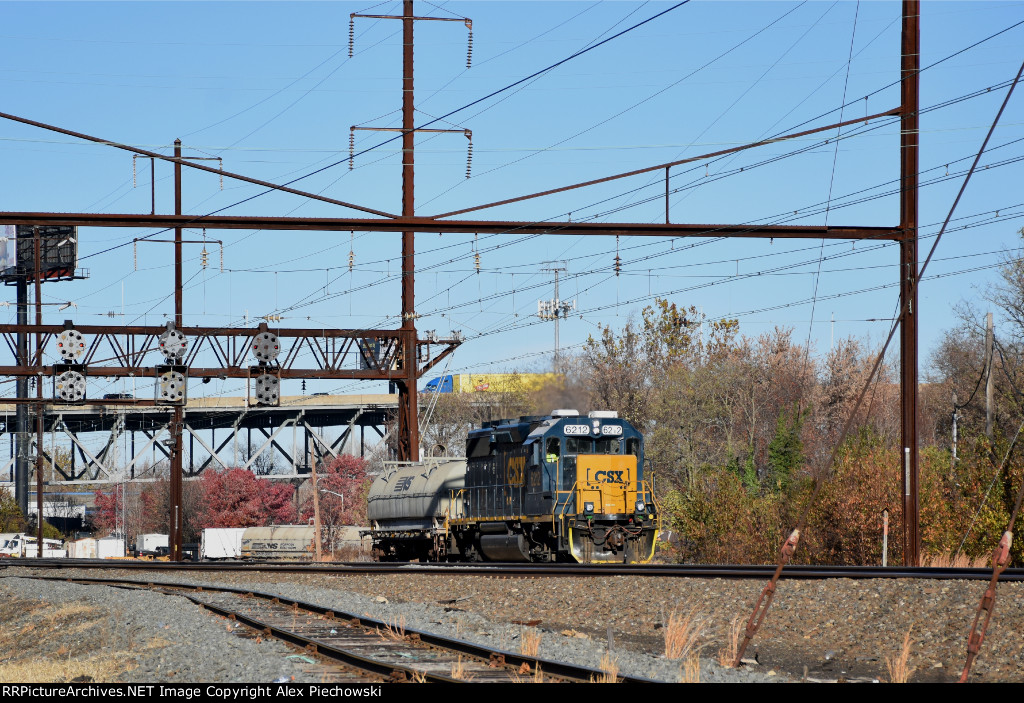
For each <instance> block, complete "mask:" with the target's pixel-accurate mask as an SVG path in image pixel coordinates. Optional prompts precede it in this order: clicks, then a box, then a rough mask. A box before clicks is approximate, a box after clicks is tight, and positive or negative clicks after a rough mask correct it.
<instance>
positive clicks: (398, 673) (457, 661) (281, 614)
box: [24, 576, 652, 683]
mask: <svg viewBox="0 0 1024 703" xmlns="http://www.w3.org/2000/svg"><path fill="white" fill-rule="evenodd" d="M24 578H33V579H36V580H43V581H61V582H65V583H76V584H86V585H95V586H109V587H114V588H124V589H140V590H141V589H145V590H148V591H153V592H157V593H164V594H167V595H173V596H180V597H183V598H186V599H188V600H190V601H192V602H193V603H195V604H197V605H199V606H201V607H203V608H205V609H207V610H209V611H211V612H213V613H216V614H217V615H221V616H223V617H226V618H229V619H231V620H234V621H236V622H239V623H241V624H243V625H245V626H247V627H248V628H249V630H250V631H251V632H252V633H253V636H262V637H274V638H277V639H279V640H282V641H285V642H288V643H289V644H292V645H294V646H297V647H301V648H302V649H303V650H304V651H305V652H307V653H308V654H311V655H315V656H317V657H318V658H319V659H320V660H321V662H322V665H323V666H324V669H323V671H322V676H323V678H324V680H325V682H329V683H355V682H368V681H369V682H405V681H417V682H423V683H467V682H471V683H522V682H534V683H587V682H595V681H603V680H604V679H605V678H606V676H607V675H606V673H605V672H603V671H600V670H597V669H590V668H587V667H581V666H576V665H573V664H566V663H562V662H557V661H552V660H548V659H540V658H537V657H530V656H526V655H522V654H516V653H513V652H507V651H502V650H497V649H491V648H488V647H484V646H480V645H477V644H473V643H471V642H466V641H463V640H457V639H451V638H447V637H441V636H438V635H434V634H431V633H428V632H422V631H418V630H412V629H407V628H406V627H405V626H404V623H403V622H401V621H399V622H390V623H389V622H382V621H380V620H375V619H372V618H369V617H365V616H358V615H354V614H352V613H346V612H342V611H339V610H332V609H329V608H324V607H321V606H318V605H314V604H312V603H305V602H303V601H298V600H293V599H290V598H286V597H283V596H279V595H275V594H272V593H264V592H261V591H256V590H251V589H240V588H231V587H226V586H223V587H222V586H208V585H207V586H196V585H191V584H180V583H157V582H150V581H144V580H134V579H107V578H82V577H60V576H25V577H24ZM616 680H617V681H618V682H620V683H651V682H652V681H650V680H649V679H644V678H639V677H632V676H622V675H619V676H616Z"/></svg>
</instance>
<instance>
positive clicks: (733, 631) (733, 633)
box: [718, 617, 743, 668]
mask: <svg viewBox="0 0 1024 703" xmlns="http://www.w3.org/2000/svg"><path fill="white" fill-rule="evenodd" d="M742 629H743V625H742V623H740V619H739V617H735V618H733V619H732V622H730V623H729V640H728V643H727V645H726V646H725V647H722V648H721V649H719V650H718V663H719V664H721V665H722V666H725V667H729V668H732V665H733V662H735V661H736V655H737V654H739V651H740V632H741V630H742Z"/></svg>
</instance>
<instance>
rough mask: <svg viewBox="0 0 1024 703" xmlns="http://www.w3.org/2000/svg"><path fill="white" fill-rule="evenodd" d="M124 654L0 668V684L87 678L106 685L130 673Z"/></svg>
mask: <svg viewBox="0 0 1024 703" xmlns="http://www.w3.org/2000/svg"><path fill="white" fill-rule="evenodd" d="M130 656H131V654H130V653H128V652H115V653H112V654H104V655H102V656H96V657H89V658H86V659H71V658H67V657H61V658H59V659H42V660H40V659H32V660H28V659H26V660H22V661H14V662H6V663H4V664H0V683H57V682H66V681H70V680H71V679H74V678H77V677H79V676H89V677H91V678H92V679H93V681H96V682H98V683H110V682H115V681H118V680H119V679H120V676H121V674H123V673H124V672H126V671H128V670H130V669H133V668H134V667H135V664H134V662H132V661H131V659H130Z"/></svg>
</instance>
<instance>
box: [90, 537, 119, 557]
mask: <svg viewBox="0 0 1024 703" xmlns="http://www.w3.org/2000/svg"><path fill="white" fill-rule="evenodd" d="M96 556H97V557H98V558H100V559H121V558H123V557H124V540H123V539H121V538H120V537H104V538H103V539H98V540H96Z"/></svg>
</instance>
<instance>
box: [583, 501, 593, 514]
mask: <svg viewBox="0 0 1024 703" xmlns="http://www.w3.org/2000/svg"><path fill="white" fill-rule="evenodd" d="M583 514H584V515H586V516H588V517H589V516H591V515H593V514H594V504H593V503H591V502H589V501H588V502H586V503H584V504H583Z"/></svg>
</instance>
